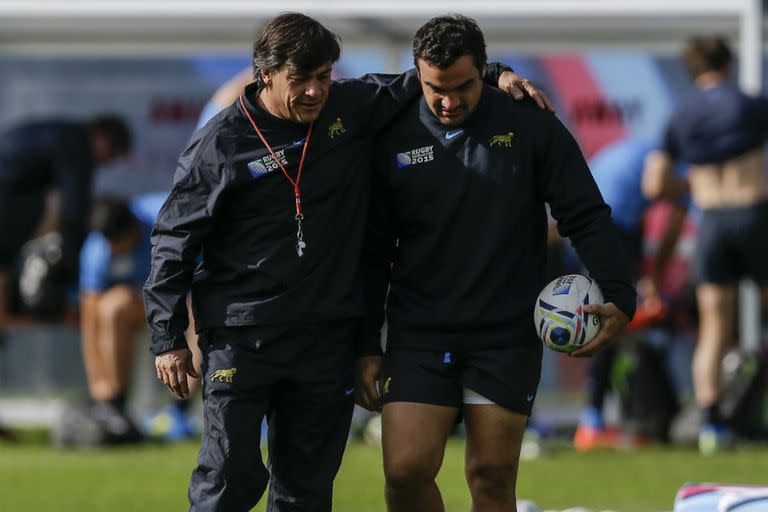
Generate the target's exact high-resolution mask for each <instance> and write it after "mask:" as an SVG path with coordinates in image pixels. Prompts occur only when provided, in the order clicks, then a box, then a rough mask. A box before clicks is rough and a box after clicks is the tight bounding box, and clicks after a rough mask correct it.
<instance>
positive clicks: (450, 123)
mask: <svg viewBox="0 0 768 512" xmlns="http://www.w3.org/2000/svg"><path fill="white" fill-rule="evenodd" d="M439 119H440V124H442V125H443V126H447V127H449V128H453V127H455V126H459V125H461V123H463V122H464V119H465V117H464V116H456V117H445V116H440V117H439Z"/></svg>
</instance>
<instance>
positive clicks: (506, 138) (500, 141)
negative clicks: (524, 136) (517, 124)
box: [491, 132, 515, 148]
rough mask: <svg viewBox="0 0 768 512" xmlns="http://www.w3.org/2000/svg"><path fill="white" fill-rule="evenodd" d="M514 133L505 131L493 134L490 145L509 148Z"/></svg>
mask: <svg viewBox="0 0 768 512" xmlns="http://www.w3.org/2000/svg"><path fill="white" fill-rule="evenodd" d="M514 136H515V134H514V133H512V132H509V133H505V134H504V135H494V136H493V137H491V147H493V146H499V147H502V146H503V147H505V148H511V147H512V137H514Z"/></svg>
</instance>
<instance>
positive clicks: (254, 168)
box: [248, 149, 288, 179]
mask: <svg viewBox="0 0 768 512" xmlns="http://www.w3.org/2000/svg"><path fill="white" fill-rule="evenodd" d="M275 156H276V157H277V158H279V159H280V163H282V164H283V165H288V160H286V159H285V150H284V149H281V150H280V151H278V152H276V153H275ZM279 168H280V166H279V165H278V163H277V162H276V161H275V159H274V158H273V157H272V155H265V156H264V157H262V158H259V159H258V160H254V161H253V162H248V172H249V173H251V177H252V178H253V179H258V178H261V177H263V176H265V175H267V174H269V173H272V172H275V171H276V170H278V169H279Z"/></svg>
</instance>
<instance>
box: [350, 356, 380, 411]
mask: <svg viewBox="0 0 768 512" xmlns="http://www.w3.org/2000/svg"><path fill="white" fill-rule="evenodd" d="M383 359H384V358H383V357H381V356H365V357H361V358H359V359H358V360H357V361H355V385H356V389H355V403H356V404H357V405H359V406H360V407H363V408H364V409H367V410H369V411H381V404H380V403H379V390H378V389H376V381H377V380H378V379H379V373H380V372H381V363H382V361H383Z"/></svg>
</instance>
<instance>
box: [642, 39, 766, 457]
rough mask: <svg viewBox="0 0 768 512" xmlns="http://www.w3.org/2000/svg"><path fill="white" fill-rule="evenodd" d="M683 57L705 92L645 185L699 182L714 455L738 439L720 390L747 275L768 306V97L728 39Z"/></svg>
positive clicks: (706, 402) (701, 398)
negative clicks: (743, 82) (735, 61)
mask: <svg viewBox="0 0 768 512" xmlns="http://www.w3.org/2000/svg"><path fill="white" fill-rule="evenodd" d="M683 61H684V63H685V65H686V68H687V69H688V72H689V74H690V75H691V78H692V79H693V81H694V83H695V85H696V91H695V92H694V93H692V94H691V95H690V96H689V97H687V98H685V99H684V100H683V101H682V102H681V104H680V105H679V106H678V108H677V109H676V111H675V113H674V114H673V115H672V117H671V118H670V120H669V122H668V123H667V128H666V135H665V138H664V143H663V147H662V149H661V150H660V151H658V152H655V153H653V154H651V155H649V158H648V160H647V163H646V171H645V172H646V176H645V177H644V183H643V186H644V191H645V193H646V195H647V196H648V197H650V198H654V199H655V198H661V197H675V196H678V195H679V194H680V193H681V192H682V191H685V190H687V189H688V188H690V193H691V199H692V201H693V203H694V204H695V205H696V206H697V207H698V208H699V209H700V210H701V211H702V215H701V222H700V227H699V235H698V247H697V250H696V257H695V260H694V274H695V276H694V277H695V279H696V282H697V286H696V298H697V303H698V310H699V322H700V324H699V339H698V343H697V345H696V350H695V352H694V357H693V385H694V394H695V396H696V401H697V403H698V405H699V407H700V408H701V411H702V418H703V426H702V428H701V431H700V435H699V448H700V450H701V451H702V453H705V454H709V453H714V452H716V451H718V450H719V449H721V448H724V447H727V446H728V445H729V444H730V442H731V437H732V436H731V434H730V432H729V430H728V428H727V426H726V425H725V424H724V421H723V418H722V412H721V411H720V407H719V386H720V366H721V362H722V358H723V356H724V354H725V351H726V350H727V348H728V347H729V345H731V344H732V343H733V341H734V340H735V339H736V317H737V309H736V307H737V303H738V301H737V286H738V284H739V281H740V280H741V279H743V278H751V279H753V280H754V281H755V282H756V283H757V285H758V286H759V287H760V290H761V296H762V302H763V304H764V305H765V304H768V265H766V264H765V252H766V247H765V241H766V240H768V181H766V174H765V151H764V144H765V140H766V136H767V135H768V98H765V97H763V96H760V97H751V96H748V95H746V94H745V93H744V92H742V91H741V90H740V89H739V88H738V86H737V85H736V84H734V83H733V82H732V81H731V70H732V53H731V50H730V48H729V47H728V45H727V43H726V42H725V40H724V39H722V38H719V37H710V36H706V37H696V38H693V39H691V40H690V41H689V43H688V45H687V47H686V49H685V51H684V54H683ZM678 160H684V161H686V162H687V163H688V164H689V165H690V167H689V171H688V175H687V179H686V180H682V181H681V180H677V179H675V177H674V173H673V167H674V163H675V162H676V161H678Z"/></svg>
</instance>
